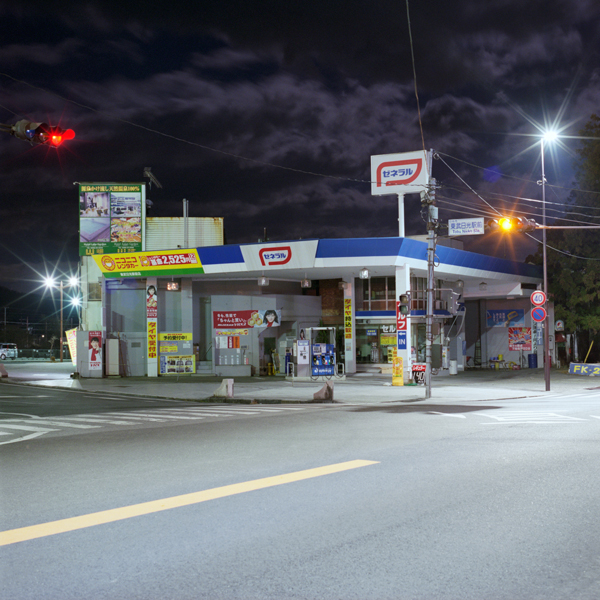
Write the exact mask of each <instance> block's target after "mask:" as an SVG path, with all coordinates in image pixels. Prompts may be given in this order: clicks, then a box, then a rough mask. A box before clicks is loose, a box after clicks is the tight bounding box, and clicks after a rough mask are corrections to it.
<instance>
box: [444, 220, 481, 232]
mask: <svg viewBox="0 0 600 600" xmlns="http://www.w3.org/2000/svg"><path fill="white" fill-rule="evenodd" d="M484 233H485V225H484V222H483V217H481V218H477V219H449V220H448V235H450V236H453V235H482V234H484Z"/></svg>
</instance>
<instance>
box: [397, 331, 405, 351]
mask: <svg viewBox="0 0 600 600" xmlns="http://www.w3.org/2000/svg"><path fill="white" fill-rule="evenodd" d="M396 335H397V337H398V345H397V347H398V350H406V331H398V332H397V333H396Z"/></svg>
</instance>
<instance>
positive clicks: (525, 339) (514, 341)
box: [508, 327, 532, 352]
mask: <svg viewBox="0 0 600 600" xmlns="http://www.w3.org/2000/svg"><path fill="white" fill-rule="evenodd" d="M531 344H532V339H531V327H509V328H508V349H509V350H511V351H512V350H526V351H527V352H531Z"/></svg>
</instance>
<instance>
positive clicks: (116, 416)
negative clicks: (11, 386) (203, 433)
mask: <svg viewBox="0 0 600 600" xmlns="http://www.w3.org/2000/svg"><path fill="white" fill-rule="evenodd" d="M307 408H309V407H308V406H287V405H273V406H265V405H232V406H211V407H205V406H191V407H182V408H176V407H173V408H170V407H169V408H146V409H140V410H137V409H134V410H126V411H122V410H119V411H110V412H100V413H95V414H75V415H63V416H60V417H58V416H56V417H37V416H34V415H22V416H18V417H11V418H7V419H2V420H0V445H3V444H11V443H14V442H22V441H26V440H31V439H33V438H37V437H40V436H42V435H45V434H48V433H53V432H65V431H71V432H75V431H80V432H82V431H84V430H94V429H101V428H103V427H110V426H117V427H119V426H125V427H136V426H140V425H147V424H150V423H169V422H170V423H173V424H174V423H192V422H197V421H204V420H219V419H226V418H232V417H258V416H266V415H270V414H271V415H272V414H276V413H278V414H285V413H291V412H297V411H302V410H306V409H307Z"/></svg>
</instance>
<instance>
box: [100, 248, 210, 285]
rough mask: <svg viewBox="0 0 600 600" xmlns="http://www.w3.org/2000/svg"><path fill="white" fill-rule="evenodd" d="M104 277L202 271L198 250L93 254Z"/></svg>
mask: <svg viewBox="0 0 600 600" xmlns="http://www.w3.org/2000/svg"><path fill="white" fill-rule="evenodd" d="M93 258H94V261H95V262H96V264H97V265H98V267H100V270H101V271H102V274H103V275H104V277H108V278H121V277H148V276H152V275H162V276H165V275H167V276H168V275H192V274H197V273H204V269H203V268H202V263H201V262H200V257H199V256H198V250H196V249H195V248H192V249H189V250H164V251H161V252H159V251H152V252H131V253H128V254H104V255H94V257H93Z"/></svg>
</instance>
